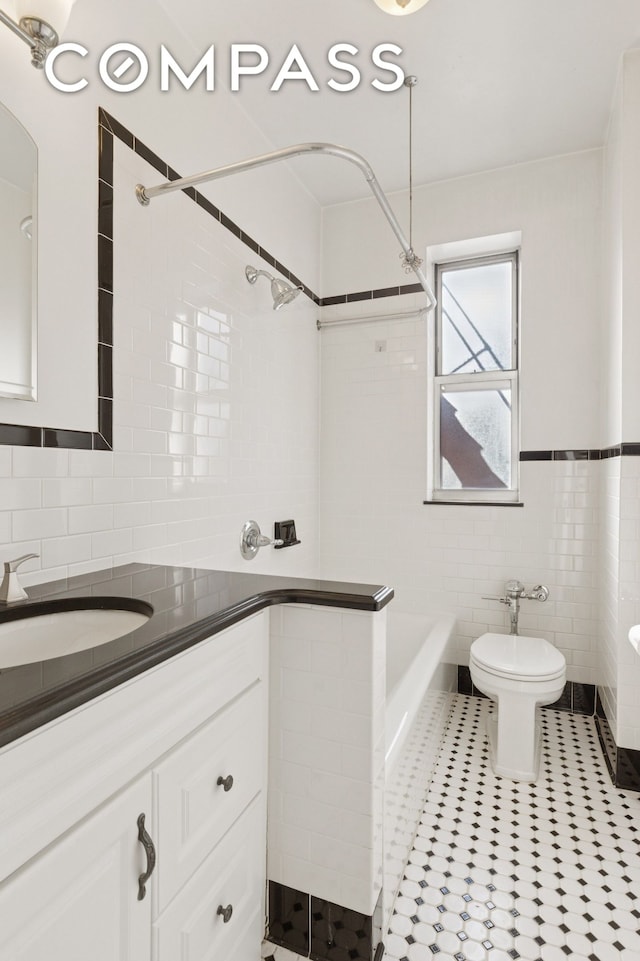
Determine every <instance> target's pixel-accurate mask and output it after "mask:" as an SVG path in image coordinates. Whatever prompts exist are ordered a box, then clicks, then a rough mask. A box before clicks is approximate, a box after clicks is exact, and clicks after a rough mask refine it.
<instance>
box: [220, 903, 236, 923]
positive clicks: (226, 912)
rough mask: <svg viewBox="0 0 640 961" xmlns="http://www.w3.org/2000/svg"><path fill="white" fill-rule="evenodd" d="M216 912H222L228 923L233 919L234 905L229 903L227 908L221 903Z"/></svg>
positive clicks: (223, 918)
mask: <svg viewBox="0 0 640 961" xmlns="http://www.w3.org/2000/svg"><path fill="white" fill-rule="evenodd" d="M216 914H221V915H222V920H223V921H224V923H225V924H228V923H229V921H230V920H231V915H232V914H233V905H231V904H228V905H227V906H226V908H223V907H222V905H221V904H219V905H218V910H217V911H216Z"/></svg>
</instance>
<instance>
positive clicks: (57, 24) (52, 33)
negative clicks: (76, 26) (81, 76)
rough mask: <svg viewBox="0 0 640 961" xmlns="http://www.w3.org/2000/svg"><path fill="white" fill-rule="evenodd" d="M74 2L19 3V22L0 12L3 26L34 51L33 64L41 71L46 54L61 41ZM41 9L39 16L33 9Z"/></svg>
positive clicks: (69, 0)
mask: <svg viewBox="0 0 640 961" xmlns="http://www.w3.org/2000/svg"><path fill="white" fill-rule="evenodd" d="M74 3H75V0H35V2H31V0H26V2H25V0H16V4H15V6H16V12H17V15H18V22H17V23H16V21H15V20H12V18H11V17H10V16H9V14H7V13H5V12H4V11H3V10H0V23H4V25H5V27H8V28H9V30H11V31H12V32H13V33H15V35H16V36H17V37H20V39H21V40H24V42H25V43H26V44H28V45H29V47H30V48H31V63H32V64H33V66H34V67H36V68H37V69H38V70H42V68H43V67H44V62H45V60H46V59H47V54H48V53H49V51H50V50H53V48H54V47H57V46H58V44H59V42H60V35H61V34H62V32H63V31H64V28H65V27H66V25H67V23H68V21H69V16H70V14H71V8H72V7H73V5H74ZM34 6H35V7H37V8H38V15H37V16H36V14H35V13H34V10H33V7H34Z"/></svg>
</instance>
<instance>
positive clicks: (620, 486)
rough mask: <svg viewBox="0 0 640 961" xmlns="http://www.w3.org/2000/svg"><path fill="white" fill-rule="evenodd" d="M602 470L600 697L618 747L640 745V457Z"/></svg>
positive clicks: (606, 464) (605, 465)
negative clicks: (636, 631)
mask: <svg viewBox="0 0 640 961" xmlns="http://www.w3.org/2000/svg"><path fill="white" fill-rule="evenodd" d="M600 470H601V473H602V478H601V484H602V497H601V503H602V508H601V510H602V517H603V522H602V529H603V530H602V545H601V554H600V558H601V565H602V568H601V569H602V586H601V598H602V627H601V634H600V637H601V649H600V657H599V678H600V684H601V686H600V696H601V698H602V702H603V706H604V709H605V713H606V715H607V719H608V721H609V724H610V725H611V728H612V732H613V735H614V738H615V741H616V743H617V744H618V746H621V747H627V748H632V749H634V750H640V720H639V719H638V701H639V699H640V657H638V655H637V654H636V653H635V652H634V650H633V648H632V647H631V645H630V644H629V641H628V634H629V628H630V627H632V626H633V625H634V624H638V623H640V548H639V546H638V545H639V544H640V458H638V457H622V458H609V459H607V460H605V461H603V462H602V464H601V465H600Z"/></svg>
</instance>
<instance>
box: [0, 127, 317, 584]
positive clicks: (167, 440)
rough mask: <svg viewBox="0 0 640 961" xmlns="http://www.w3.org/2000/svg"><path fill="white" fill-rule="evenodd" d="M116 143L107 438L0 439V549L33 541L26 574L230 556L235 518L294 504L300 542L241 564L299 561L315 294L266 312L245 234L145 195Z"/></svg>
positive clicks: (234, 564)
mask: <svg viewBox="0 0 640 961" xmlns="http://www.w3.org/2000/svg"><path fill="white" fill-rule="evenodd" d="M115 158H116V159H115V174H114V177H115V180H114V200H113V203H114V218H115V224H114V243H113V255H114V310H113V343H114V347H113V396H114V402H113V441H114V450H113V452H111V451H105V450H83V449H74V448H73V447H72V448H71V449H55V448H44V449H43V448H39V447H23V446H19V447H17V446H13V447H12V446H0V495H1V496H0V500H1V505H0V506H1V508H2V510H1V511H0V554H1V555H2V556H3V557H5V558H8V557H17V556H19V555H20V554H24V553H27V552H32V551H33V552H36V553H38V554H39V555H40V560H39V561H37V562H31V563H30V564H29V566H28V567H27V568H26V570H27V571H37V573H35V574H31V575H30V574H29V573H25V577H24V580H25V582H26V583H27V584H28V583H29V581H30V580H32V581H33V580H43V579H52V578H56V577H62V576H65V575H67V574H75V573H81V572H83V571H85V570H88V569H96V568H100V567H108V566H110V565H111V564H116V563H126V562H128V561H134V560H142V561H156V562H160V563H162V562H164V561H166V562H170V563H177V564H180V563H185V564H195V563H199V564H201V565H203V566H211V567H223V568H227V569H237V568H238V567H240V566H246V562H245V561H243V560H242V558H241V556H240V552H239V549H238V541H239V534H240V529H241V526H242V524H243V522H244V521H246V520H248V519H249V518H254V519H256V520H257V521H258V522H259V523H260V524H261V526H262V528H263V531H264V532H265V533H272V530H273V527H272V525H273V522H274V521H276V520H283V519H285V518H289V517H294V518H295V520H296V522H297V530H298V536H299V537H300V540H301V542H302V543H301V544H300V545H298V546H296V547H293V548H291V549H288V550H283V551H273V550H270V549H263V550H262V551H261V553H260V555H259V556H258V557H257V558H256V559H255V561H253V562H252V565H253V566H252V569H253V570H261V571H271V572H274V573H290V572H292V571H295V572H296V573H300V572H304V573H307V572H309V571H312V570H313V567H314V565H315V559H316V543H317V518H316V496H317V493H316V488H317V479H316V477H317V450H316V448H317V378H316V375H315V372H316V369H317V350H318V343H317V338H318V334H317V331H316V329H315V323H314V321H315V313H316V308H315V304H313V303H312V301H311V300H310V299H309V298H308V297H307V296H304V295H301V296H300V297H299V298H298V300H296V301H295V303H293V304H292V305H291V306H290V307H288V308H286V310H283V311H281V312H279V313H277V314H276V313H275V312H274V311H273V310H272V309H271V298H270V295H269V286H268V284H267V283H265V284H264V285H256V286H255V287H252V286H250V285H249V284H248V283H247V281H246V279H245V276H244V268H245V265H246V264H248V263H256V265H257V266H263V263H262V262H261V261H260V259H259V258H258V257H257V254H256V252H255V251H254V250H252V249H250V248H249V247H248V246H247V245H246V244H244V243H243V242H242V241H241V240H240V239H239V238H238V237H237V236H235V234H234V233H233V232H231V231H230V230H228V229H227V228H226V227H225V226H224V225H223V224H222V223H220V222H219V221H217V220H214V219H213V218H212V217H211V216H210V215H209V214H208V213H207V212H206V211H205V210H203V209H202V208H201V207H199V206H198V205H196V204H195V203H193V202H192V200H191V199H189V198H188V197H186V196H184V195H182V194H177V195H174V196H171V197H168V198H163V199H162V200H160V201H157V202H156V203H155V204H154V205H152V206H151V207H150V208H148V209H144V208H143V207H141V206H140V205H139V204H138V203H137V201H136V199H135V196H134V187H135V185H136V183H137V182H138V181H140V182H146V183H157V182H159V180H160V179H161V178H160V175H159V174H158V173H157V172H156V171H155V170H154V169H153V167H152V166H150V165H149V164H148V163H146V162H145V161H144V160H143V159H142V158H141V157H140V156H138V155H137V154H135V153H134V152H133V151H132V150H131V149H130V148H129V147H128V146H125V145H124V144H123V143H121V142H120V141H119V140H118V139H117V138H116V140H115ZM91 253H92V256H95V255H94V253H93V251H92V252H91ZM265 266H267V265H265ZM69 349H72V347H71V346H70V347H69ZM41 362H44V359H42V361H41ZM109 373H110V371H109ZM103 382H104V379H103ZM87 403H88V404H95V403H96V399H95V397H93V398H87ZM89 438H90V435H89ZM4 439H5V440H6V438H4ZM68 439H69V438H68V437H67V436H66V435H64V434H63V435H62V436H60V438H59V440H58V442H59V443H61V444H62V445H64V444H65V443H66V442H67V440H68ZM83 441H84V438H83V437H82V436H80V437H79V442H80V443H81V444H83ZM52 442H53V443H56V438H55V437H53V438H52ZM71 442H72V444H73V443H75V439H74V438H71Z"/></svg>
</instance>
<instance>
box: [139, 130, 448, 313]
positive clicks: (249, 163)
mask: <svg viewBox="0 0 640 961" xmlns="http://www.w3.org/2000/svg"><path fill="white" fill-rule="evenodd" d="M305 154H329V155H330V156H332V157H338V158H339V159H340V160H347V161H348V162H349V163H352V164H354V165H355V166H356V167H358V168H359V170H361V171H362V173H363V174H364V177H365V180H366V181H367V183H368V184H369V187H370V189H371V192H372V194H373V195H374V197H375V198H376V200H377V201H378V205H379V206H380V208H381V210H382V212H383V214H384V215H385V217H386V218H387V220H388V222H389V225H390V226H391V229H392V230H393V232H394V234H395V235H396V238H397V240H398V241H399V243H400V246H401V247H402V250H403V252H404V254H405V258H406V263H407V264H408V265H409V266H410V267H411V269H412V270H413V271H414V273H415V275H416V277H417V278H418V280H419V282H420V286H421V287H422V289H423V290H424V292H425V293H426V295H427V298H428V301H429V303H428V307H427V309H428V310H430V309H431V308H433V307H435V305H436V298H435V295H434V293H433V291H432V290H431V287H430V286H429V284H428V283H427V278H426V277H425V275H424V273H423V272H422V270H421V269H420V265H419V264H417V263H415V261H414V256H415V255H414V253H413V250H412V249H411V245H410V244H409V242H408V241H407V238H406V237H405V235H404V233H403V231H402V228H401V227H400V224H399V223H398V220H397V218H396V215H395V214H394V212H393V210H392V209H391V205H390V204H389V201H388V200H387V197H386V194H385V193H384V191H383V190H382V188H381V186H380V184H379V183H378V181H377V179H376V175H375V174H374V172H373V169H372V167H371V165H370V164H369V163H368V161H366V160H365V159H364V157H362V156H361V155H360V154H358V153H356V152H355V150H349V149H348V148H347V147H341V146H339V145H338V144H333V143H300V144H294V145H293V146H291V147H282V148H281V149H280V150H274V151H272V152H271V153H265V154H260V155H259V156H258V157H250V158H249V159H248V160H240V161H237V162H236V163H232V164H226V165H225V166H224V167H215V168H214V169H213V170H206V171H204V172H203V173H199V174H194V175H193V176H192V177H181V178H180V179H179V180H168V181H166V182H165V183H162V184H158V185H157V186H156V187H144V186H143V185H142V184H138V186H137V187H136V196H137V198H138V201H139V202H140V203H141V204H142V205H143V206H144V207H147V206H148V205H149V203H150V202H151V201H152V200H153V198H154V197H159V196H161V195H162V194H166V193H172V192H173V191H174V190H184V189H185V188H187V187H197V186H198V184H203V183H207V182H208V181H210V180H220V179H221V178H222V177H230V176H231V175H232V174H237V173H243V172H244V171H245V170H253V169H254V168H255V167H264V166H266V165H267V164H272V163H278V162H279V161H280V160H289V159H290V158H291V157H300V156H303V155H305Z"/></svg>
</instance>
